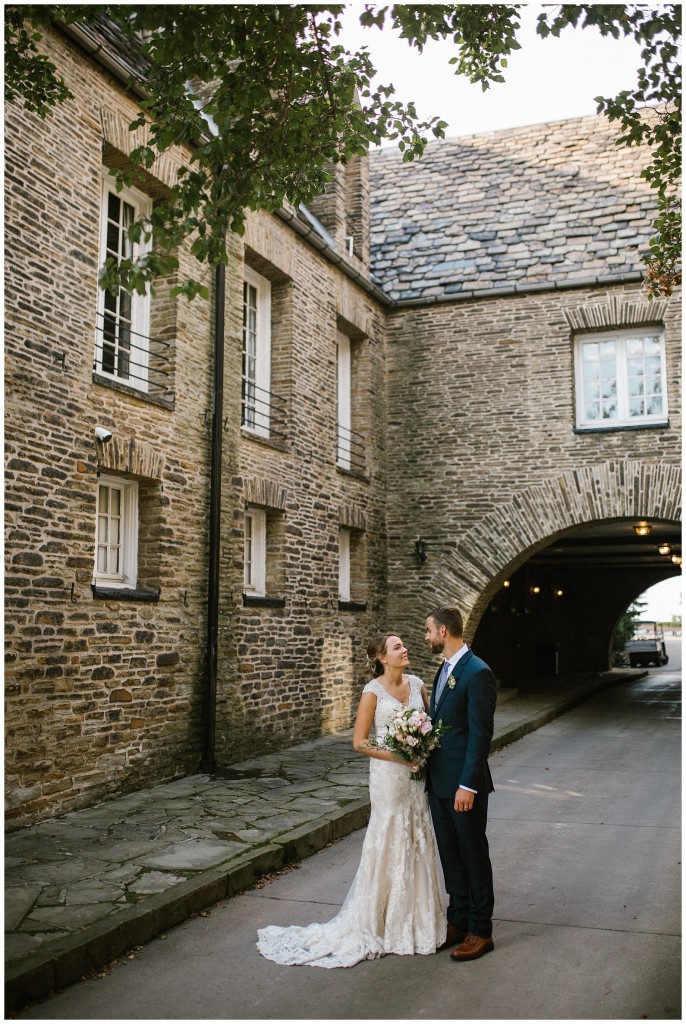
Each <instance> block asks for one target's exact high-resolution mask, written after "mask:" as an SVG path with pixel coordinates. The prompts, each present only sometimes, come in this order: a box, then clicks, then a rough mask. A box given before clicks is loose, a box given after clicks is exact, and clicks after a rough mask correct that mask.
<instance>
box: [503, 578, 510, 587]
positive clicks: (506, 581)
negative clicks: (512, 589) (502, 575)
mask: <svg viewBox="0 0 686 1024" xmlns="http://www.w3.org/2000/svg"><path fill="white" fill-rule="evenodd" d="M509 585H510V581H509V580H505V581H504V583H503V586H504V587H505V588H507V587H509Z"/></svg>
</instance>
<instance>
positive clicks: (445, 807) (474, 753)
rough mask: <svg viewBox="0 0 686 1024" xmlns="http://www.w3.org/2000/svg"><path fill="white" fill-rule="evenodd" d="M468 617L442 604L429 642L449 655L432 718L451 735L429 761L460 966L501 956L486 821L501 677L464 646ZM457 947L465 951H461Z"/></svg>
mask: <svg viewBox="0 0 686 1024" xmlns="http://www.w3.org/2000/svg"><path fill="white" fill-rule="evenodd" d="M462 626H463V624H462V616H461V614H460V612H459V611H458V609H457V608H454V607H451V606H448V605H441V606H440V607H438V608H434V610H433V611H431V612H429V614H428V616H427V620H426V636H425V640H426V642H427V643H428V645H429V647H430V648H431V651H432V653H433V654H442V655H443V657H444V658H445V661H444V662H443V666H442V667H441V668H440V669H439V671H438V672H437V673H436V678H435V679H434V685H433V689H432V691H431V708H430V713H431V717H432V719H433V720H434V721H438V720H439V719H440V720H441V721H442V722H443V724H444V725H449V726H450V729H449V730H448V732H447V733H446V734H445V735H444V736H443V737H442V739H441V745H440V747H438V748H437V749H436V750H434V751H433V752H432V754H431V756H430V757H429V762H428V766H427V791H428V795H429V805H430V807H431V816H432V818H433V823H434V829H435V832H436V840H437V842H438V851H439V853H440V856H441V864H442V866H443V875H444V877H445V888H446V891H447V892H448V894H449V896H450V902H449V905H448V934H447V937H446V941H445V943H444V945H443V946H441V947H440V948H441V949H445V948H446V947H448V946H455V947H456V948H455V949H454V950H453V951H452V953H451V954H450V956H451V957H452V959H453V960H476V959H478V957H480V956H483V955H484V953H490V951H491V950H492V949H493V938H492V934H493V923H492V920H491V918H492V915H493V871H492V869H491V861H490V857H489V854H488V840H487V838H486V817H487V812H488V794H489V793H492V792H493V781H492V779H491V773H490V770H489V767H488V761H487V757H488V752H489V748H490V745H491V739H492V737H493V716H494V713H495V704H496V682H495V676H494V675H493V673H492V672H491V670H490V668H489V667H488V665H487V664H486V663H485V662H484V661H482V660H481V659H480V658H477V657H476V655H475V654H473V653H472V651H470V650H469V648H468V647H467V646H466V645H465V643H464V641H463V639H462ZM456 944H457V945H456Z"/></svg>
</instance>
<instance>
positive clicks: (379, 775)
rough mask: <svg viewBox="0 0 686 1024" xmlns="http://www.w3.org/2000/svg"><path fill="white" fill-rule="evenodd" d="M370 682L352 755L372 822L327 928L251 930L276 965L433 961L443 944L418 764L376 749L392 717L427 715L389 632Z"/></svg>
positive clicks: (375, 649)
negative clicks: (399, 957) (361, 758)
mask: <svg viewBox="0 0 686 1024" xmlns="http://www.w3.org/2000/svg"><path fill="white" fill-rule="evenodd" d="M367 655H368V658H369V665H370V668H371V670H372V671H373V674H374V678H373V679H372V680H371V681H370V682H369V683H367V685H366V686H365V687H364V690H363V691H362V697H361V699H360V704H359V707H358V710H357V718H356V721H355V730H354V734H353V746H354V747H355V750H357V751H359V752H360V753H362V754H366V755H367V756H368V757H369V758H371V761H370V765H369V795H370V800H371V815H370V818H369V825H368V826H367V833H366V836H365V840H364V845H363V847H362V856H361V859H360V866H359V868H358V870H357V874H356V875H355V878H354V880H353V883H352V886H351V887H350V891H349V892H348V895H347V896H346V898H345V901H344V902H343V905H342V907H341V909H340V911H339V913H338V914H337V915H336V917H334V918H333V919H332V920H331V921H327V922H326V923H325V924H311V925H307V926H305V927H299V926H297V925H293V926H291V927H288V928H281V927H276V926H273V925H272V926H270V927H268V928H262V929H260V930H259V931H258V933H257V934H258V942H257V948H258V949H259V951H260V953H262V955H263V956H265V957H267V958H268V959H270V960H274V961H275V962H276V963H278V964H308V965H309V966H311V967H353V966H354V964H357V963H359V962H360V961H361V960H373V959H374V958H376V957H380V956H384V955H385V954H386V953H399V954H403V955H411V954H413V953H422V954H426V953H435V952H436V950H437V949H438V948H439V947H441V946H442V945H443V943H444V941H445V938H446V926H447V925H446V916H445V910H444V907H443V905H442V902H441V897H440V892H439V883H438V877H439V876H438V870H439V869H438V858H437V853H436V846H435V841H434V834H433V827H432V824H431V815H430V813H429V805H428V801H427V797H426V793H425V791H424V784H423V783H422V782H417V781H415V780H413V779H411V778H410V773H411V772H412V771H413V770H416V769H417V767H418V765H417V764H411V763H408V762H407V761H404V760H402V758H401V757H400V755H398V754H395V753H394V752H393V751H391V750H387V749H383V748H382V747H381V744H382V742H383V738H384V736H385V733H386V726H387V725H388V723H389V722H390V720H391V718H392V717H393V715H394V714H396V713H397V711H398V710H400V709H402V708H407V707H413V708H418V709H419V710H425V711H427V712H428V710H429V701H428V698H427V695H426V691H425V689H424V684H423V683H422V681H421V679H419V678H418V677H417V676H413V675H408V674H405V673H404V671H403V670H404V669H406V668H407V667H408V666H409V658H408V653H407V648H406V647H405V645H404V644H403V642H402V640H401V639H400V637H398V636H396V635H395V634H394V633H383V634H380V635H379V636H377V637H375V638H374V639H373V640H372V641H371V643H370V644H369V646H368V647H367Z"/></svg>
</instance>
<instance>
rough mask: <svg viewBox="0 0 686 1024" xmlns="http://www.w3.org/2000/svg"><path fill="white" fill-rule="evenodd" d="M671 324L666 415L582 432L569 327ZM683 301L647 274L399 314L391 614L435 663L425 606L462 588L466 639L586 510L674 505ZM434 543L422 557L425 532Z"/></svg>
mask: <svg viewBox="0 0 686 1024" xmlns="http://www.w3.org/2000/svg"><path fill="white" fill-rule="evenodd" d="M656 321H657V322H660V323H663V324H664V326H665V336H666V355H667V379H668V392H669V393H668V401H669V410H670V425H669V426H668V427H655V428H643V429H635V430H621V429H619V430H612V431H607V432H605V431H603V432H591V433H579V432H576V431H575V429H574V427H575V409H574V362H573V349H572V337H573V333H574V331H575V330H578V329H583V328H586V329H587V328H588V327H589V326H596V327H601V328H603V327H612V326H617V327H619V326H624V325H626V324H633V323H644V322H656ZM680 337H681V328H680V304H679V296H678V295H675V296H674V297H673V299H672V300H671V301H669V302H667V301H661V300H654V301H653V302H652V303H649V302H647V301H646V300H645V298H644V297H643V295H642V293H641V288H640V286H639V285H635V286H633V285H618V286H617V287H614V288H612V287H604V288H598V289H588V288H580V289H570V290H562V291H558V292H555V291H550V292H547V293H540V294H532V295H528V296H524V295H522V296H519V297H515V296H513V297H499V298H497V299H495V298H494V299H491V300H489V299H488V298H486V297H485V298H483V299H481V300H479V301H463V302H459V303H441V304H437V305H434V306H423V307H418V308H415V309H403V310H400V311H397V312H395V313H393V314H392V315H391V316H390V318H389V345H388V406H389V420H388V446H389V451H392V452H393V480H394V481H398V486H397V487H393V488H391V494H390V500H389V505H388V535H389V617H390V619H391V620H392V621H393V622H394V623H396V624H397V628H398V629H400V630H401V632H402V635H403V637H404V639H405V640H406V642H407V643H408V644H409V646H410V653H411V656H412V657H413V664H414V666H415V668H417V669H418V670H420V674H423V675H425V676H427V677H431V676H432V675H433V669H434V667H435V662H436V659H435V658H430V657H429V656H428V655H427V654H426V650H425V644H424V643H423V624H424V614H425V613H426V611H427V610H428V609H430V608H431V607H432V606H434V605H435V604H437V603H439V602H440V601H445V600H450V601H454V602H456V603H457V604H458V605H460V606H461V607H462V609H463V612H464V613H465V615H466V619H467V635H468V639H470V640H471V639H472V638H473V637H474V634H475V632H476V629H477V626H478V623H479V620H480V618H481V615H482V613H483V612H484V610H485V608H486V607H487V606H488V603H489V601H490V599H491V598H492V597H493V595H494V594H495V593H496V592H497V590H498V588H499V587H500V586H501V585H502V582H503V580H504V579H506V578H507V577H508V576H509V575H510V574H511V573H513V572H514V571H515V570H516V569H517V568H518V567H519V566H520V565H522V564H523V563H524V562H525V561H526V560H527V558H529V557H530V556H531V555H532V554H534V553H535V552H536V551H537V550H539V549H540V548H542V547H544V546H545V545H546V544H548V543H550V542H551V541H552V540H553V539H554V537H555V536H556V535H558V534H561V533H563V532H565V531H566V530H569V529H571V528H573V527H575V526H578V525H581V524H582V523H584V522H594V521H596V522H598V521H602V520H604V519H611V518H614V517H632V516H634V517H642V516H646V517H657V518H663V519H667V520H671V521H675V522H678V521H679V520H680V517H681V509H680V494H681V491H680V474H679V468H680V428H679V415H680V394H679V381H680V379H681V351H680ZM418 536H421V538H422V539H423V540H424V542H425V544H426V549H427V560H426V562H424V563H423V564H418V562H417V560H416V558H415V553H414V542H415V539H416V538H417V537H418Z"/></svg>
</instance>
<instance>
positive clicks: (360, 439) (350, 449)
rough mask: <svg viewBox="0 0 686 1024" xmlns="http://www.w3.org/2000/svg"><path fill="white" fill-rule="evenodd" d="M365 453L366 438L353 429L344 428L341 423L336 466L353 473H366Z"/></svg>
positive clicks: (339, 425)
mask: <svg viewBox="0 0 686 1024" xmlns="http://www.w3.org/2000/svg"><path fill="white" fill-rule="evenodd" d="M365 453H366V445H365V439H364V436H363V435H362V434H359V433H358V432H357V431H356V430H353V429H352V428H351V427H344V426H342V425H341V424H340V423H339V424H338V443H337V447H336V465H337V466H339V467H340V468H341V469H347V470H349V471H350V472H351V473H364V472H365V469H366V466H367V460H366V454H365Z"/></svg>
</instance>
